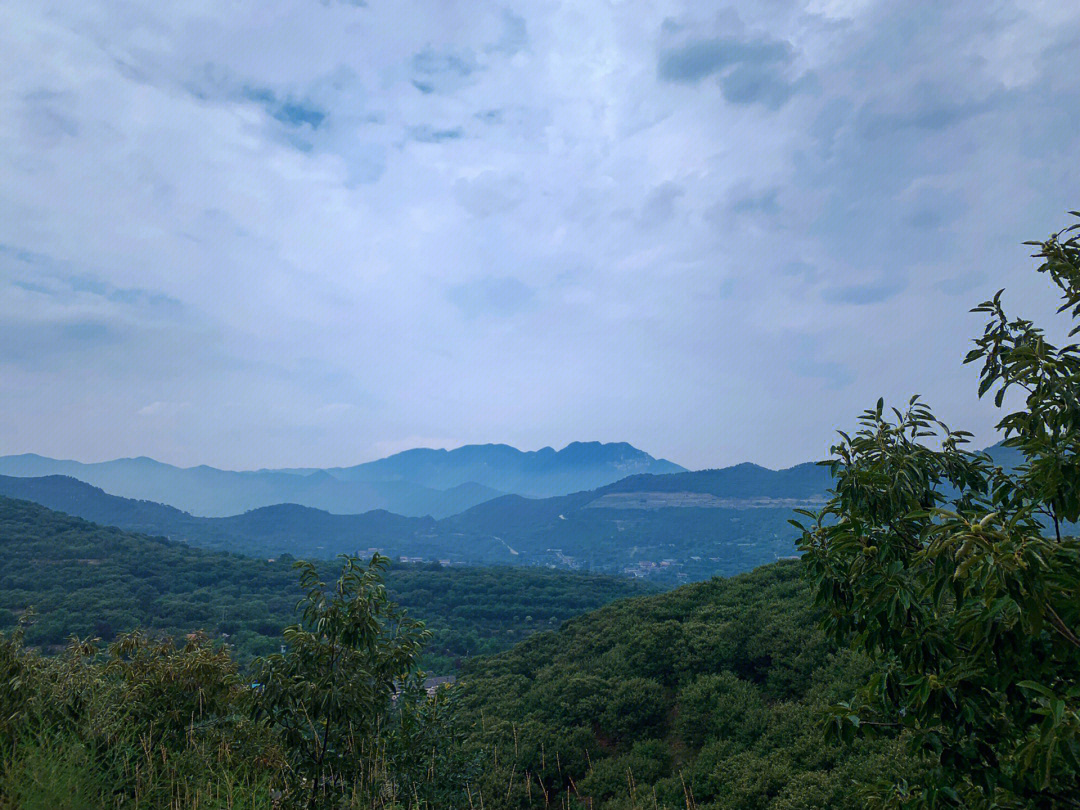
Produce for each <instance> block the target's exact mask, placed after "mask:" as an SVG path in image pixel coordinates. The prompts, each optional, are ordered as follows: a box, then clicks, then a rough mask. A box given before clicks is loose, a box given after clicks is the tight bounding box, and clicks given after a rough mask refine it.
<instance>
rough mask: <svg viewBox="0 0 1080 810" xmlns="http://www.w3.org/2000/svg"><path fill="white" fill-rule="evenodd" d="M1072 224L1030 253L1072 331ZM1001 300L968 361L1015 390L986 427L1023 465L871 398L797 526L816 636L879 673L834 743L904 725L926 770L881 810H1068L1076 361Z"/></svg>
mask: <svg viewBox="0 0 1080 810" xmlns="http://www.w3.org/2000/svg"><path fill="white" fill-rule="evenodd" d="M1076 227H1077V226H1073V228H1072V229H1069V231H1064V232H1061V233H1059V234H1056V235H1054V236H1052V237H1050V239H1049V240H1047V241H1046V242H1044V243H1041V244H1039V251H1038V253H1037V254H1036V255H1037V256H1039V257H1041V258H1043V259H1044V263H1043V265H1042V266H1041V267H1040V268H1039V270H1040V271H1041V272H1044V273H1046V274H1047V275H1048V276H1049V277H1050V278H1051V280H1052V281H1053V282H1054V283H1055V284H1056V285H1057V286H1058V287H1059V289H1060V290H1061V292H1062V297H1063V299H1064V304H1063V305H1062V307H1061V310H1059V311H1069V312H1070V314H1071V315H1072V317H1073V318H1076V317H1077V316H1078V315H1080V245H1078V243H1077V240H1076V239H1075V238H1069V235H1070V232H1071V231H1073V230H1075V228H1076ZM1001 296H1002V294H1001V293H1000V292H999V293H998V294H997V295H996V296H995V297H994V298H993V299H992V300H990V301H987V302H984V303H983V304H981V305H980V306H979V307H977V308H976V310H975V312H979V313H984V314H986V315H988V316H989V322H988V324H987V326H986V329H985V331H984V333H983V335H982V336H981V337H979V338H978V339H977V340H976V341H975V343H976V347H975V349H973V350H972V351H971V353H970V354H969V355H968V356H967V362H976V361H981V362H982V371H981V382H980V386H979V395H980V396H982V395H984V394H988V393H990V392H993V394H994V402H995V404H996V405H997V406H999V407H1000V406H1003V405H1004V404H1005V403H1006V402H1007V401H1011V400H1010V397H1009V394H1010V391H1012V390H1013V389H1018V390H1020V391H1022V392H1023V401H1022V405H1021V407H1019V408H1018V409H1017V410H1014V411H1012V412H1010V413H1009V414H1008V415H1006V416H1005V417H1004V418H1003V419H1002V420H1001V421H1000V423H999V425H998V427H999V429H1000V430H1001V431H1002V432H1003V433H1004V435H1005V442H1004V444H1005V445H1006V446H1007V447H1011V448H1016V449H1017V450H1018V451H1019V452H1020V453H1021V454H1022V456H1023V459H1024V462H1023V463H1022V464H1021V465H1020V466H1019V467H1018V468H1017V469H1015V470H1006V469H1003V468H1001V467H999V466H997V465H995V464H994V463H993V461H992V460H991V459H990V458H989V457H988V456H986V455H985V454H977V453H971V452H968V451H967V450H965V449H964V444H965V442H966V441H967V439H968V436H969V435H970V434H967V433H965V432H964V431H956V430H950V429H949V428H948V427H947V426H946V425H944V424H943V423H942V422H940V421H939V420H937V419H935V418H934V416H933V414H932V413H931V412H930V410H929V408H927V407H926V406H925V405H923V404H922V403H921V402H920V401H919V400H918V398H917V397H916V398H913V399H912V400H911V402H910V403H909V406H908V407H907V408H906V409H905V410H903V411H899V410H896V411H893V413H892V414H891V415H890V414H888V413H886V411H885V409H884V404H883V403H882V402H881V401H879V402H878V404H877V407H876V408H874V409H871V410H869V411H866V412H865V413H864V414H863V415H862V417H861V419H860V430H859V431H858V432H857V433H856V434H855V435H853V436H848V435H846V434H843V433H842V434H841V437H842V441H840V443H838V444H837V445H836V446H835V447H834V448H833V459H832V460H831V461H830V462H828V465H829V466H830V468H831V471H832V474H833V476H834V478H835V484H834V490H833V494H832V499H831V500H830V501H829V503H828V504H827V505H826V507H825V508H824V509H823V510H822V511H821V512H819V513H816V514H814V513H809V512H807V513H805V514H806V515H807V516H808V517H810V518H811V520H812V521H813V523H812V524H810V526H809V527H808V528H805V529H804V535H803V541H802V548H803V550H804V551H805V561H806V571H807V574H808V576H809V578H810V580H811V581H812V582H813V583H814V585H815V589H816V595H817V601H818V604H820V605H821V606H822V607H823V608H824V610H825V613H824V618H823V627H824V629H825V630H826V631H827V633H828V634H829V636H831V637H832V638H834V639H835V640H837V641H838V642H840V643H842V644H847V645H850V646H852V647H853V648H854V649H857V650H860V651H862V652H864V653H866V654H868V655H869V656H870V657H871V658H872V659H873V660H874V662H875V670H874V672H873V674H872V676H871V677H870V678H869V679H868V680H867V681H866V683H865V684H864V685H863V687H862V688H861V689H860V690H859V691H858V692H857V694H856V696H855V698H854V699H853V700H851V701H849V702H845V703H840V704H839V705H837V706H834V707H833V709H832V710H831V718H832V722H831V723H830V730H831V731H832V732H833V733H835V734H839V735H840V736H843V737H845V738H848V739H850V738H853V737H854V736H855V733H856V730H860V731H863V732H868V731H869V732H873V731H879V732H880V731H881V730H883V729H888V730H890V731H892V730H894V729H896V728H903V729H905V730H906V731H907V734H908V736H909V739H910V740H911V742H912V746H913V748H914V749H915V750H916V751H917V752H919V753H920V754H922V755H923V756H925V757H926V758H927V760H928V761H929V762H930V763H932V765H933V771H932V776H931V778H929V779H927V780H926V781H925V782H924V783H922V784H918V785H916V784H914V783H911V784H908V783H903V782H898V783H897V784H895V785H894V786H893V787H892V788H891V789H890V790H889V791H887V792H886V795H887V802H888V803H889V804H890V805H891V806H899V807H921V806H927V807H935V806H951V805H956V806H963V807H971V808H980V807H987V808H989V807H1017V808H1019V807H1035V806H1038V807H1048V808H1056V807H1062V808H1064V807H1080V799H1078V796H1077V793H1076V787H1077V784H1078V783H1080V637H1078V632H1080V544H1078V542H1077V541H1076V539H1074V538H1071V537H1067V536H1064V534H1063V532H1067V530H1068V526H1067V525H1066V524H1067V522H1074V521H1076V520H1077V519H1078V518H1080V455H1078V454H1080V350H1078V348H1077V346H1076V345H1066V346H1063V347H1061V348H1058V347H1056V346H1055V345H1053V344H1051V343H1050V342H1049V341H1048V340H1047V338H1046V335H1045V333H1044V332H1043V331H1042V330H1040V329H1039V328H1037V327H1036V326H1035V325H1034V324H1033V323H1032V322H1031V321H1028V320H1024V319H1020V318H1010V317H1008V316H1007V315H1006V314H1005V311H1004V308H1003V306H1002V303H1001ZM1077 331H1080V329H1073V330H1072V333H1071V334H1076V332H1077ZM797 525H798V524H797ZM800 528H803V527H801V526H800Z"/></svg>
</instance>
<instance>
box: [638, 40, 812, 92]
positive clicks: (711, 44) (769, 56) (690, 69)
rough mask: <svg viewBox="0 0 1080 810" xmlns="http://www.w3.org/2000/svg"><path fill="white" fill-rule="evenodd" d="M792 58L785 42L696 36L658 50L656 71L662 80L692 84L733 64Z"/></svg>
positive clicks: (752, 63)
mask: <svg viewBox="0 0 1080 810" xmlns="http://www.w3.org/2000/svg"><path fill="white" fill-rule="evenodd" d="M791 60H792V49H791V45H790V44H788V43H786V42H778V41H775V40H768V39H760V40H757V41H743V40H739V39H735V38H723V39H721V38H715V39H697V40H691V41H689V42H686V43H684V44H682V45H678V46H676V47H671V48H665V49H663V50H661V51H660V57H659V60H658V63H657V74H658V75H659V77H660V79H661V80H663V81H667V82H680V83H688V84H694V83H696V82H699V81H701V80H702V79H704V78H705V77H706V76H712V75H713V74H715V73H718V72H720V71H722V70H723V69H724V68H728V67H731V66H733V65H758V66H761V65H776V64H782V65H786V64H789V63H790V62H791Z"/></svg>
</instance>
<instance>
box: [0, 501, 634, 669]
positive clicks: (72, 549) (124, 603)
mask: <svg viewBox="0 0 1080 810" xmlns="http://www.w3.org/2000/svg"><path fill="white" fill-rule="evenodd" d="M0 551H2V553H0V629H3V628H5V627H8V628H10V627H11V626H13V625H14V623H15V621H16V619H17V617H18V615H19V614H20V613H21V611H23V610H25V609H27V608H28V607H32V608H33V609H34V611H35V613H36V616H35V618H34V623H33V624H32V625H31V626H30V627H29V628H28V630H27V634H26V640H27V643H28V644H30V645H40V646H43V647H46V648H49V649H53V650H55V649H58V648H59V647H61V646H63V645H64V644H65V643H66V641H67V638H68V636H71V635H75V636H78V637H81V638H86V637H95V636H96V637H100V638H101V639H102V640H104V641H110V640H112V638H113V637H114V636H115V635H116V634H118V633H121V632H126V631H130V630H134V629H135V628H144V629H147V630H152V631H159V632H164V633H169V634H172V635H176V636H179V635H182V634H184V633H187V632H190V631H192V630H205V631H207V632H208V633H210V634H212V635H213V637H215V638H221V639H224V640H225V641H227V643H228V644H229V645H230V646H231V647H233V648H234V650H235V651H236V655H237V657H238V658H239V660H240V661H241V662H244V661H248V660H250V659H251V658H252V657H253V656H256V655H262V654H265V653H268V652H273V651H276V650H277V649H278V647H279V646H280V635H281V630H282V628H283V627H285V626H286V625H287V624H290V623H292V621H293V620H294V618H295V615H294V614H295V605H296V594H295V591H294V583H295V581H296V575H295V572H294V571H293V567H292V560H291V559H290V558H288V557H281V558H277V559H275V560H273V561H269V560H266V559H252V558H249V557H241V556H238V555H233V554H225V553H219V552H212V551H205V550H202V549H199V548H193V547H190V546H188V545H186V544H184V543H179V542H173V541H169V540H165V539H162V538H154V537H145V536H141V535H134V534H130V533H127V532H123V531H120V530H119V529H115V528H108V527H103V526H98V525H96V524H93V523H88V522H86V521H84V520H81V519H79V518H73V517H70V516H68V515H64V514H61V513H58V512H53V511H50V510H48V509H45V508H44V507H41V506H38V505H37V504H31V503H28V502H26V501H16V500H11V499H8V498H0ZM320 566H321V569H322V570H324V571H326V572H328V575H329V574H331V573H333V572H334V571H335V570H336V568H337V563H336V562H331V561H327V562H324V563H321V564H320ZM386 582H387V588H388V591H389V593H390V596H391V598H392V599H393V600H395V601H396V602H398V603H399V604H401V605H402V606H403V607H405V608H406V609H407V610H408V611H409V612H410V614H412V615H414V616H416V617H417V618H420V619H422V620H423V621H424V622H425V624H426V625H427V627H428V629H429V630H430V631H431V632H432V634H433V635H432V639H431V641H430V642H429V644H428V646H427V653H426V656H425V658H424V666H425V667H426V668H427V669H428V670H430V671H431V672H433V673H440V674H441V673H451V672H454V671H455V670H456V668H457V666H458V664H459V662H460V661H462V660H464V659H466V658H469V657H471V656H476V655H481V654H487V653H493V652H498V651H500V650H504V649H507V648H508V647H510V646H512V645H513V644H514V643H516V642H517V641H520V640H521V639H523V638H525V637H526V636H527V635H529V634H531V633H533V632H536V631H537V630H543V629H550V628H553V627H556V626H558V625H559V623H560V622H562V621H563V620H565V619H568V618H570V617H572V616H575V615H577V614H579V613H583V612H585V611H588V610H592V609H593V608H596V607H599V606H600V605H602V604H604V603H606V602H609V601H611V600H613V599H618V598H621V597H625V596H632V595H636V594H644V593H649V592H650V591H652V590H654V589H653V588H652V587H651V586H649V585H646V584H645V583H642V582H634V581H632V580H627V579H617V578H614V577H607V576H602V575H593V574H579V573H574V572H565V571H550V570H547V569H542V568H522V567H515V568H509V567H500V568H471V567H458V566H449V567H442V566H439V565H438V564H434V565H430V564H429V565H421V564H403V563H397V564H394V565H393V566H392V567H391V569H390V570H389V571H388V572H387V574H386Z"/></svg>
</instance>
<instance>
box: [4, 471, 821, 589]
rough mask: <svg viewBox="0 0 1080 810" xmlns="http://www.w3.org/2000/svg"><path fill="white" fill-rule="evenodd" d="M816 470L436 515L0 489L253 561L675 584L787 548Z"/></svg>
mask: <svg viewBox="0 0 1080 810" xmlns="http://www.w3.org/2000/svg"><path fill="white" fill-rule="evenodd" d="M822 473H824V470H822V469H821V468H818V467H815V466H813V465H803V466H801V467H795V468H792V469H791V470H780V471H772V470H766V469H764V468H762V467H754V466H753V465H740V466H738V467H732V468H728V469H727V470H706V471H703V472H697V473H678V474H674V475H637V476H633V477H631V478H628V479H624V480H622V481H618V482H616V483H614V484H610V485H608V486H606V487H601V488H599V489H595V490H589V491H585V492H577V493H572V494H570V495H561V496H556V497H552V498H540V499H533V498H524V497H522V496H520V495H505V496H502V497H499V498H495V499H492V500H490V501H486V502H485V503H482V504H478V505H477V506H474V507H472V508H470V509H468V510H466V511H464V512H462V513H460V514H457V515H453V516H450V517H447V518H443V519H441V520H435V519H433V518H428V517H425V518H417V517H405V516H401V515H396V514H392V513H389V512H387V511H384V510H376V511H370V512H366V513H363V514H358V515H335V514H330V513H328V512H325V511H322V510H318V509H313V508H311V507H305V506H300V505H296V504H278V505H274V506H269V507H262V508H259V509H255V510H251V511H249V512H245V513H243V514H239V515H233V516H230V517H214V518H206V517H196V516H193V515H191V514H189V513H186V512H182V511H180V510H178V509H174V508H172V507H167V506H162V505H160V504H153V503H147V502H145V501H136V500H131V499H126V498H120V497H117V496H114V495H109V494H108V493H106V492H104V491H103V490H101V489H98V488H95V487H92V486H90V485H87V484H85V483H83V482H81V481H77V480H75V479H73V478H70V477H62V476H49V477H43V478H15V477H6V476H0V495H4V496H7V497H15V498H22V499H25V500H30V501H34V502H36V503H39V504H42V505H44V506H47V507H49V508H50V509H56V510H59V511H64V512H68V513H69V514H72V515H76V516H78V517H83V518H86V519H90V520H94V521H95V522H99V523H105V524H110V525H116V526H119V527H121V528H123V529H126V530H129V531H139V532H143V533H147V534H154V535H162V536H165V537H169V538H171V539H174V540H183V541H186V542H188V543H191V544H193V545H198V546H203V547H207V548H213V549H219V550H227V551H234V552H239V553H244V554H250V555H254V556H261V557H276V556H278V555H280V554H282V553H285V552H287V553H290V554H293V555H295V556H298V557H313V558H318V557H324V558H325V557H332V556H333V555H335V554H338V553H342V552H351V551H357V550H369V549H379V550H381V551H382V552H383V553H386V554H389V555H391V556H394V557H410V558H413V557H415V558H422V559H426V560H449V561H451V562H455V563H471V564H490V563H501V564H518V565H521V564H524V565H546V566H552V567H556V568H569V569H582V570H592V571H598V572H607V573H624V574H631V575H634V576H642V577H646V578H650V579H658V580H662V581H671V582H677V581H681V580H695V579H703V578H707V577H709V576H712V575H714V574H732V573H737V572H740V571H745V570H749V569H750V568H753V567H755V566H757V565H760V564H762V563H764V562H769V561H771V560H775V559H778V558H781V557H786V556H790V555H792V554H794V553H795V545H794V532H793V530H792V529H791V527H790V526H789V525H788V524H787V519H788V518H789V517H790V516H791V509H792V507H794V506H812V505H815V504H817V503H820V502H821V500H822V499H823V496H824V492H825V489H826V486H827V479H826V477H825V476H824V475H823V474H822ZM815 480H816V482H817V484H818V486H816V487H815V485H814V482H815Z"/></svg>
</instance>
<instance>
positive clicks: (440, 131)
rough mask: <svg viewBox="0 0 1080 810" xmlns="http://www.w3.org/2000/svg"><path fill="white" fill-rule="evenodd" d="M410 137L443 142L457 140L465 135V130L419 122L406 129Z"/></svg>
mask: <svg viewBox="0 0 1080 810" xmlns="http://www.w3.org/2000/svg"><path fill="white" fill-rule="evenodd" d="M406 132H407V133H408V135H409V137H410V138H411V139H412V140H414V141H418V142H419V143H443V142H444V141H456V140H458V139H460V138H461V137H462V136H464V134H465V131H464V130H463V129H462V128H461V127H447V128H438V127H433V126H431V124H418V125H416V126H411V127H408V128H407V129H406Z"/></svg>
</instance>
